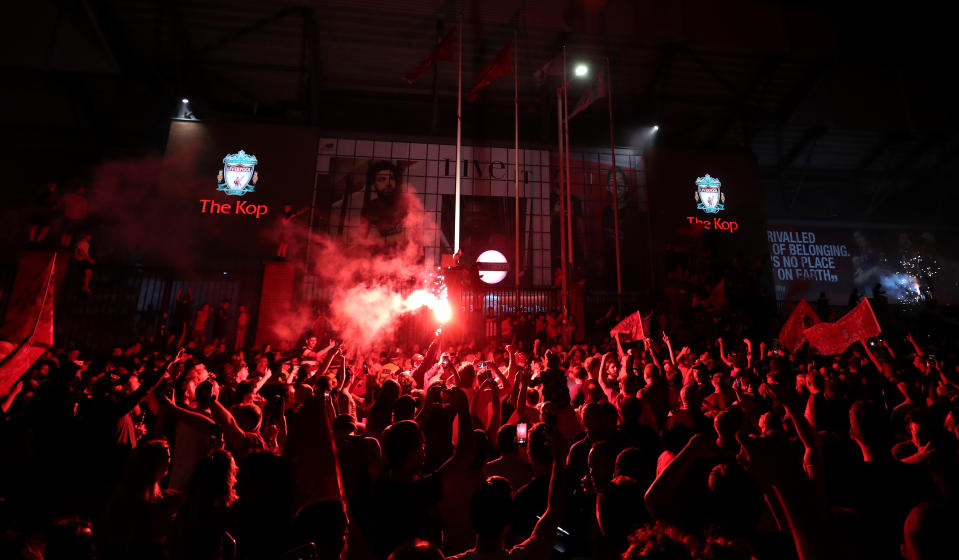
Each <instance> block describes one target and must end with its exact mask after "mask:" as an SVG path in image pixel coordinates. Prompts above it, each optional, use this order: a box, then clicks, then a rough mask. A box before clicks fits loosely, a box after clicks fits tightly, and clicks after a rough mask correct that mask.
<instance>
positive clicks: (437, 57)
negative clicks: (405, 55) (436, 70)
mask: <svg viewBox="0 0 959 560" xmlns="http://www.w3.org/2000/svg"><path fill="white" fill-rule="evenodd" d="M440 61H445V62H456V28H455V27H454V28H452V29H450V30H449V31H447V32H446V35H443V38H442V39H440V42H439V43H437V44H436V46H435V47H433V52H431V53H430V55H429V56H428V57H426V58H425V59H424V60H423V62H420V63H419V64H417V65H416V68H413V69H412V70H410V71H409V72H407V73H406V76H404V78H406V81H407V82H409V83H411V84H412V83H413V82H415V81H416V80H418V79H419V78H420V77H421V76H423V74H426V73H427V72H429V71H430V68H432V67H433V65H434V64H436V63H437V62H440Z"/></svg>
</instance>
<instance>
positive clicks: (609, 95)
mask: <svg viewBox="0 0 959 560" xmlns="http://www.w3.org/2000/svg"><path fill="white" fill-rule="evenodd" d="M606 100H607V101H608V102H609V155H610V157H611V162H612V165H611V166H610V170H609V173H610V175H609V176H610V178H611V179H612V180H613V230H614V235H615V236H616V237H615V243H614V245H615V247H616V304H617V306H618V307H619V308H620V309H619V312H620V313H622V305H623V276H622V265H621V263H620V255H619V181H618V180H617V176H616V140H615V135H614V134H613V79H612V77H611V76H610V72H609V57H608V56H607V57H606Z"/></svg>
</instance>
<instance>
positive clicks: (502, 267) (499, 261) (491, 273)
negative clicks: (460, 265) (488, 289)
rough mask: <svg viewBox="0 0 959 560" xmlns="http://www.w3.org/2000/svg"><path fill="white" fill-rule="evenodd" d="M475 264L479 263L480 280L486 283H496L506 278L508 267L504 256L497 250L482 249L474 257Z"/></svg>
mask: <svg viewBox="0 0 959 560" xmlns="http://www.w3.org/2000/svg"><path fill="white" fill-rule="evenodd" d="M476 264H478V265H479V277H480V280H482V281H483V282H486V283H487V284H498V283H500V282H502V281H503V278H506V271H507V270H509V267H508V265H507V263H506V257H504V256H503V253H500V252H499V251H493V250H489V251H484V252H483V253H482V254H481V255H480V256H479V257H477V258H476Z"/></svg>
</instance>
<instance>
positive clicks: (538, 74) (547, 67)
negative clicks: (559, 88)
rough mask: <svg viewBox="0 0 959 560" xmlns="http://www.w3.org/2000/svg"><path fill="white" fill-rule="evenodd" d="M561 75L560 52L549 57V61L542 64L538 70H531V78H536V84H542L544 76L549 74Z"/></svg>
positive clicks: (561, 57) (547, 76) (561, 62)
mask: <svg viewBox="0 0 959 560" xmlns="http://www.w3.org/2000/svg"><path fill="white" fill-rule="evenodd" d="M562 75H563V53H560V54H558V55H556V56H554V57H553V58H551V59H550V61H549V62H547V63H546V64H544V65H543V66H542V67H541V68H540V69H539V70H537V71H535V72H533V79H534V80H536V83H537V84H540V85H542V84H543V82H545V81H546V78H549V77H550V76H562Z"/></svg>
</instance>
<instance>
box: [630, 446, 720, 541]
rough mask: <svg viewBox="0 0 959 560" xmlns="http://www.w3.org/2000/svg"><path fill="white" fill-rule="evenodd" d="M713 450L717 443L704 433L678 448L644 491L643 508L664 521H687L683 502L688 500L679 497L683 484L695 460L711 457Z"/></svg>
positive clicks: (673, 523) (686, 485) (685, 483)
mask: <svg viewBox="0 0 959 560" xmlns="http://www.w3.org/2000/svg"><path fill="white" fill-rule="evenodd" d="M715 453H716V444H715V442H713V441H712V440H711V439H710V438H709V437H707V436H706V435H704V434H696V435H694V436H693V437H692V438H691V439H690V440H689V442H688V443H687V444H686V447H684V448H683V449H682V451H680V452H679V453H678V454H677V455H676V457H674V458H673V460H672V461H671V462H670V463H669V464H668V465H666V468H664V469H663V470H662V472H660V473H659V476H657V477H656V480H654V481H653V483H652V484H651V485H650V486H649V489H648V490H647V491H646V509H647V510H649V515H650V516H652V518H653V519H654V520H656V521H665V522H667V523H669V524H672V525H678V526H685V525H687V521H688V519H686V518H687V514H688V512H686V511H684V509H683V505H685V504H687V503H690V501H689V500H686V499H679V498H677V496H679V495H680V493H681V491H682V489H683V488H684V487H688V488H692V487H693V486H692V485H688V480H687V479H688V478H689V473H690V471H691V470H692V467H693V464H695V463H696V461H697V460H699V459H702V458H707V457H712V456H713V455H715Z"/></svg>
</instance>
